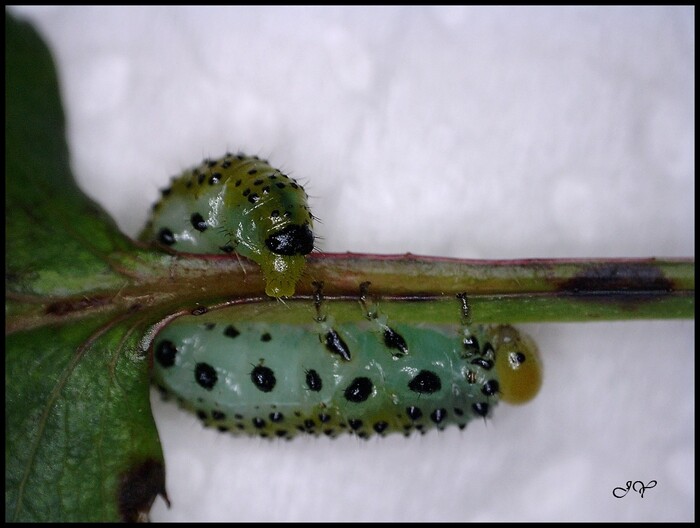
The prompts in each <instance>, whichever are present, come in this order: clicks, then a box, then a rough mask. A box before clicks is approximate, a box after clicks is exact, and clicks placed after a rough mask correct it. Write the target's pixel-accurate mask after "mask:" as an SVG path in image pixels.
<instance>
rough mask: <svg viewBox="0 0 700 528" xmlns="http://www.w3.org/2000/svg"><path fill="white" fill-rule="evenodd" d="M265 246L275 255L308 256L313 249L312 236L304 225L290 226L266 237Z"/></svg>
mask: <svg viewBox="0 0 700 528" xmlns="http://www.w3.org/2000/svg"><path fill="white" fill-rule="evenodd" d="M285 214H286V213H285ZM265 245H266V246H267V248H268V249H269V250H270V251H272V252H273V253H274V254H275V255H285V256H292V255H308V254H309V253H311V251H313V249H314V234H313V233H312V232H311V229H309V226H308V225H306V224H304V225H295V224H292V225H288V226H286V227H283V228H282V229H280V230H279V231H277V232H276V233H274V234H272V235H270V236H269V237H267V239H266V240H265Z"/></svg>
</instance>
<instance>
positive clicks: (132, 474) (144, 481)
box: [117, 459, 170, 522]
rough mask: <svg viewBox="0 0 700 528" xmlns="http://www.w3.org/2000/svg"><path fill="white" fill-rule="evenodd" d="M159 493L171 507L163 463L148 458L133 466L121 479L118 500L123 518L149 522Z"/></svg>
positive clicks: (131, 520) (130, 520)
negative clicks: (152, 506) (149, 514)
mask: <svg viewBox="0 0 700 528" xmlns="http://www.w3.org/2000/svg"><path fill="white" fill-rule="evenodd" d="M158 495H160V496H162V497H163V499H164V500H165V502H166V503H167V505H168V507H170V500H169V499H168V494H167V493H166V491H165V468H164V466H163V464H162V463H160V462H157V461H155V460H152V459H148V460H146V461H144V462H140V463H139V464H137V465H134V466H132V467H131V468H130V469H128V470H127V471H126V472H124V473H123V474H122V475H121V477H120V479H119V490H118V496H117V501H118V507H119V516H120V518H121V520H122V521H123V522H147V521H148V513H149V512H150V511H151V505H152V504H153V501H154V500H155V499H156V497H157V496H158Z"/></svg>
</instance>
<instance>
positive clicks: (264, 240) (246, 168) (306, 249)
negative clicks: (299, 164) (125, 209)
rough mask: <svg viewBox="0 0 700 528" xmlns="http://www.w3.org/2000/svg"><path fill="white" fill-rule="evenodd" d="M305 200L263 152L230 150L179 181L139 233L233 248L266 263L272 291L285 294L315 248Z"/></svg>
mask: <svg viewBox="0 0 700 528" xmlns="http://www.w3.org/2000/svg"><path fill="white" fill-rule="evenodd" d="M307 198H308V197H307V194H306V192H305V191H304V189H303V188H302V186H301V185H299V184H298V183H297V181H296V180H294V179H292V178H290V177H288V176H287V175H285V174H283V173H282V172H280V171H279V170H277V169H275V168H273V167H271V166H270V165H269V164H268V163H267V162H266V161H264V160H261V159H259V158H258V157H257V156H244V155H242V154H239V155H233V154H226V155H225V156H224V157H223V158H220V159H216V160H204V162H202V163H201V164H200V165H199V166H197V167H194V168H193V169H191V170H188V171H185V172H184V173H183V174H182V175H181V176H179V177H177V178H175V179H173V182H172V185H171V186H170V187H168V188H167V189H164V190H163V191H162V198H161V200H160V201H159V202H157V203H156V204H155V205H154V206H153V215H152V218H151V219H150V220H149V222H148V224H147V225H146V228H145V229H144V231H143V233H142V234H141V237H140V238H141V240H144V241H151V240H154V241H157V242H159V243H160V244H163V245H165V246H168V247H170V248H172V249H173V250H175V251H180V252H185V253H209V254H225V253H232V252H234V251H235V252H236V253H238V254H240V255H243V256H244V257H247V258H249V259H251V260H253V261H255V262H256V263H257V264H258V265H260V267H261V269H262V272H263V275H264V277H265V282H266V288H265V291H266V293H267V294H268V295H270V296H272V297H287V296H291V295H293V294H294V289H295V285H296V283H297V281H298V280H299V278H300V277H301V274H302V272H303V269H304V265H305V261H306V257H305V256H306V255H308V254H309V253H311V251H312V250H313V247H314V235H313V216H312V214H311V213H310V211H309V207H308V204H307Z"/></svg>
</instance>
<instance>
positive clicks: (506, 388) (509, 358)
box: [496, 326, 542, 405]
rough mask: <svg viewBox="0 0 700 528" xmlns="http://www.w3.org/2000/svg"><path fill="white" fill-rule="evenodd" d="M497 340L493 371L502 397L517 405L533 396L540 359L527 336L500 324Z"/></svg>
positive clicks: (539, 374) (538, 383) (537, 387)
mask: <svg viewBox="0 0 700 528" xmlns="http://www.w3.org/2000/svg"><path fill="white" fill-rule="evenodd" d="M498 336H499V337H498V340H497V343H496V371H497V372H498V376H499V379H500V390H501V399H502V400H503V401H505V402H508V403H511V404H515V405H519V404H523V403H527V402H529V401H530V400H532V399H533V398H534V397H535V396H536V395H537V393H538V392H539V390H540V387H541V386H542V362H541V361H540V357H539V352H538V350H537V345H535V342H534V341H533V340H532V338H530V336H528V335H526V334H523V333H521V332H519V331H518V330H516V329H515V328H513V327H512V326H502V327H501V328H500V329H499V332H498Z"/></svg>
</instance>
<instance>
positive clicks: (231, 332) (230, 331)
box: [224, 325, 241, 337]
mask: <svg viewBox="0 0 700 528" xmlns="http://www.w3.org/2000/svg"><path fill="white" fill-rule="evenodd" d="M224 335H225V336H226V337H238V336H239V335H241V333H240V332H239V331H238V329H237V328H236V327H235V326H233V325H228V326H227V327H226V328H225V329H224Z"/></svg>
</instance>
